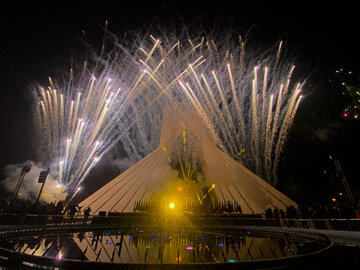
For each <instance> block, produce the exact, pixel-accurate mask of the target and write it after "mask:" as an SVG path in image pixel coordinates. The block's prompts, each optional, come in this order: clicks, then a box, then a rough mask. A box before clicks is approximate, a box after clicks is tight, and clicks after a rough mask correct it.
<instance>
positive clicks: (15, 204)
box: [0, 198, 64, 215]
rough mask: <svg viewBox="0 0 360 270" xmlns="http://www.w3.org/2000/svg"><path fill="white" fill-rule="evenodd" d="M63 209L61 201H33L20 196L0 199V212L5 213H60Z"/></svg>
mask: <svg viewBox="0 0 360 270" xmlns="http://www.w3.org/2000/svg"><path fill="white" fill-rule="evenodd" d="M63 209H64V203H63V201H59V202H57V203H55V202H50V203H45V202H37V203H35V202H33V201H31V200H29V199H22V198H8V199H4V198H1V199H0V213H6V214H36V215H60V214H61V213H62V211H63Z"/></svg>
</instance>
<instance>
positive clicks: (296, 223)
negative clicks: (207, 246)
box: [0, 214, 360, 231]
mask: <svg viewBox="0 0 360 270" xmlns="http://www.w3.org/2000/svg"><path fill="white" fill-rule="evenodd" d="M186 218H188V220H189V221H191V222H190V224H192V225H194V226H222V225H225V226H231V225H242V226H262V227H283V228H302V229H319V230H341V231H360V219H287V218H280V219H269V218H251V217H249V218H244V217H241V216H186ZM149 221H150V222H149ZM156 223H159V224H161V216H148V215H135V214H128V215H127V214H123V215H121V216H110V217H106V216H91V217H89V218H85V217H84V216H81V215H77V216H74V217H71V216H69V215H64V216H62V215H30V214H29V215H21V214H0V230H1V228H2V227H9V225H12V226H14V225H15V226H28V225H37V226H38V225H55V226H61V225H90V224H105V225H109V224H111V225H116V224H119V225H122V226H123V225H129V226H131V224H134V225H139V226H141V225H140V224H148V225H150V224H152V225H153V224H156Z"/></svg>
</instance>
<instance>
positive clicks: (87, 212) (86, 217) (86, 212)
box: [83, 207, 91, 224]
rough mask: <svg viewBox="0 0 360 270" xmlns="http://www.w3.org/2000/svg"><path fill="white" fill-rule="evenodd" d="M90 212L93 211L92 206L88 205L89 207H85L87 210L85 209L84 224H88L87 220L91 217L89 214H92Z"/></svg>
mask: <svg viewBox="0 0 360 270" xmlns="http://www.w3.org/2000/svg"><path fill="white" fill-rule="evenodd" d="M90 212H91V208H90V207H88V208H86V209H85V211H84V221H83V224H86V222H87V220H88V218H89V216H90Z"/></svg>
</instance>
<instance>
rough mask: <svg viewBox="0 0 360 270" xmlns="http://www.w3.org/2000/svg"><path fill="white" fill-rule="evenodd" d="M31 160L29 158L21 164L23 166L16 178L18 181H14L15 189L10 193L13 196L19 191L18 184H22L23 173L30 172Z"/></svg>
mask: <svg viewBox="0 0 360 270" xmlns="http://www.w3.org/2000/svg"><path fill="white" fill-rule="evenodd" d="M31 165H32V164H31V161H30V160H27V161H26V162H25V164H24V166H23V168H22V169H21V173H20V178H19V180H18V182H17V183H16V186H15V189H14V193H13V195H12V197H13V198H16V197H17V195H18V193H19V190H20V186H21V184H22V182H23V181H24V177H25V175H26V174H27V173H28V172H30V170H31Z"/></svg>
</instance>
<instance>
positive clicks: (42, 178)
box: [35, 168, 50, 204]
mask: <svg viewBox="0 0 360 270" xmlns="http://www.w3.org/2000/svg"><path fill="white" fill-rule="evenodd" d="M49 171H50V168H48V169H47V171H42V172H40V175H39V180H38V183H42V185H41V188H40V191H39V195H38V197H37V199H36V201H35V204H37V203H38V202H39V199H40V196H41V193H42V191H43V188H44V185H45V182H46V178H47V176H48V174H49Z"/></svg>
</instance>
